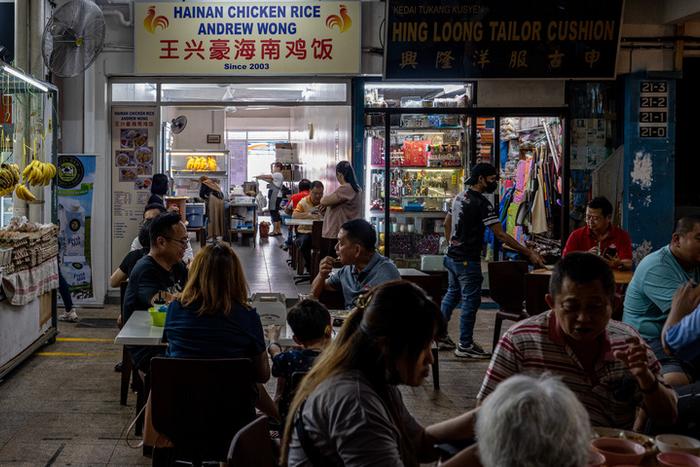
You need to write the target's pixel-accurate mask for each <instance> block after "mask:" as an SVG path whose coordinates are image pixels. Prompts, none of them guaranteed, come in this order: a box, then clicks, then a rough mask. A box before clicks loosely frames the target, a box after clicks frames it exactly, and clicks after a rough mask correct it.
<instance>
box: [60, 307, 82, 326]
mask: <svg viewBox="0 0 700 467" xmlns="http://www.w3.org/2000/svg"><path fill="white" fill-rule="evenodd" d="M58 320H59V321H67V322H69V323H77V322H78V313H76V312H75V311H74V310H71V311H70V312H66V311H64V312H62V313H59V314H58Z"/></svg>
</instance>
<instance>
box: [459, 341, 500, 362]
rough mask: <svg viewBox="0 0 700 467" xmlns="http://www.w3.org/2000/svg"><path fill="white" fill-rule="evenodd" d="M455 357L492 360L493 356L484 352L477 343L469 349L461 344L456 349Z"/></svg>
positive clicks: (473, 343)
mask: <svg viewBox="0 0 700 467" xmlns="http://www.w3.org/2000/svg"><path fill="white" fill-rule="evenodd" d="M455 356H456V357H460V358H479V359H488V358H491V354H490V353H488V352H486V351H484V349H482V348H481V346H480V345H479V344H477V343H476V342H472V345H470V346H469V347H464V346H463V345H462V344H459V345H458V346H457V348H456V349H455Z"/></svg>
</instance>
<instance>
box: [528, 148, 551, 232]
mask: <svg viewBox="0 0 700 467" xmlns="http://www.w3.org/2000/svg"><path fill="white" fill-rule="evenodd" d="M543 168H544V165H543V164H542V162H538V164H537V182H538V183H537V185H538V187H537V191H535V193H534V196H533V205H532V210H531V212H530V233H531V234H541V233H545V232H548V231H549V228H548V223H547V209H546V208H545V203H544V197H545V191H546V185H545V183H544V177H543Z"/></svg>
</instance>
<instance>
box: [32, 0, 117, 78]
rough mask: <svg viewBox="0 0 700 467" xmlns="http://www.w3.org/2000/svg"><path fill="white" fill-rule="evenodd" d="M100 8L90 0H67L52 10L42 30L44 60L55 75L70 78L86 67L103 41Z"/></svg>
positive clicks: (103, 30) (103, 27)
mask: <svg viewBox="0 0 700 467" xmlns="http://www.w3.org/2000/svg"><path fill="white" fill-rule="evenodd" d="M105 29H106V27H105V19H104V15H103V14H102V10H101V9H100V7H99V6H97V5H96V4H95V3H94V2H92V1H90V0H70V1H69V2H66V3H64V4H63V5H61V6H60V7H58V8H57V9H56V11H55V12H54V14H53V15H52V16H51V18H50V19H49V22H48V23H47V24H46V28H45V29H44V35H43V37H42V51H43V56H44V63H46V66H47V67H48V68H49V70H51V71H52V72H53V73H54V74H55V75H57V76H60V77H62V78H72V77H73V76H77V75H79V74H80V73H82V72H83V71H84V70H85V69H87V68H88V67H89V66H90V65H91V64H92V62H93V61H95V58H97V56H98V55H99V53H100V52H101V51H102V47H103V46H104V40H105Z"/></svg>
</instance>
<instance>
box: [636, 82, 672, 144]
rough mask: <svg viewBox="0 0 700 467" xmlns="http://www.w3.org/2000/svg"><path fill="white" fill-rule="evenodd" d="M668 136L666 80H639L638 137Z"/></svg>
mask: <svg viewBox="0 0 700 467" xmlns="http://www.w3.org/2000/svg"><path fill="white" fill-rule="evenodd" d="M667 136H668V81H640V82H639V137H640V138H666V137H667Z"/></svg>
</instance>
